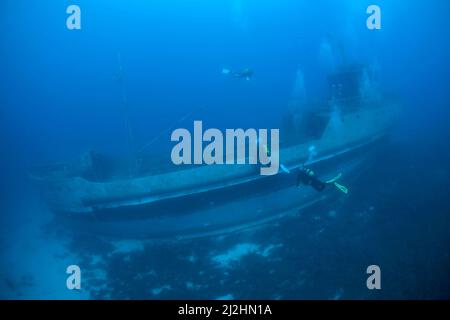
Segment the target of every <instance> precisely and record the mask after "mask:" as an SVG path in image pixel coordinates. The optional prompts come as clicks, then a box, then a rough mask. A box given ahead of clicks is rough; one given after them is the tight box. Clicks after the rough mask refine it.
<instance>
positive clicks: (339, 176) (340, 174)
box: [325, 173, 342, 183]
mask: <svg viewBox="0 0 450 320" xmlns="http://www.w3.org/2000/svg"><path fill="white" fill-rule="evenodd" d="M341 177H342V173H339V174H338V175H337V176H336V177H334V178H333V179H330V180H328V181H326V182H325V183H334V182H336V181H338V180H339V179H340V178H341Z"/></svg>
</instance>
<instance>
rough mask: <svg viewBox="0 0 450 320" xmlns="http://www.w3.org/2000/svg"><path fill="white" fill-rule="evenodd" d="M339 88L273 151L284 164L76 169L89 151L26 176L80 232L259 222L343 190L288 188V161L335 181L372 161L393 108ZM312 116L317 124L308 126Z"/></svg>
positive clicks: (152, 233) (292, 184)
mask: <svg viewBox="0 0 450 320" xmlns="http://www.w3.org/2000/svg"><path fill="white" fill-rule="evenodd" d="M355 75H357V77H359V78H360V73H358V72H353V71H351V72H349V73H347V74H344V75H342V74H340V75H339V76H338V77H337V78H335V79H333V80H332V81H333V82H336V83H342V82H343V81H344V80H345V81H347V80H346V79H343V77H347V78H348V77H350V78H355ZM347 82H348V81H347ZM350 87H351V86H350ZM353 87H354V86H353ZM338 89H339V93H338V94H333V96H332V99H330V101H329V103H328V105H327V106H326V110H320V109H315V110H314V111H313V112H312V113H310V114H309V115H308V113H305V114H303V115H302V116H301V117H300V119H301V121H300V124H297V125H298V126H299V127H300V128H301V129H303V130H304V129H306V130H307V131H308V132H301V134H300V133H299V132H293V133H292V132H291V133H290V134H289V139H286V141H284V145H283V144H282V145H281V148H280V152H279V159H280V163H281V164H283V167H284V169H285V170H283V171H282V170H280V171H279V173H278V174H276V175H272V176H263V175H260V167H259V166H258V165H202V166H186V167H184V166H181V167H177V166H175V165H173V168H172V169H170V170H162V171H156V172H152V173H147V174H145V173H144V174H139V175H132V176H122V177H112V178H109V179H90V178H87V177H86V175H83V172H86V168H88V169H89V167H92V166H93V163H94V162H93V161H92V159H88V160H89V161H84V164H83V165H81V166H80V165H61V166H59V167H58V168H52V169H46V170H40V171H37V172H34V173H33V174H32V178H33V180H34V181H35V183H36V184H37V185H38V187H39V189H40V191H41V193H42V196H43V197H44V199H45V201H46V203H47V204H48V206H49V208H50V209H51V210H52V211H53V212H55V213H56V216H57V217H58V220H59V221H61V222H63V223H64V224H66V225H68V227H69V228H72V229H74V230H79V231H83V232H90V233H95V234H100V235H108V236H117V237H122V238H123V237H125V238H184V237H192V236H199V235H210V234H217V233H222V232H231V231H234V230H240V229H243V228H248V227H252V226H256V225H261V224H264V223H267V222H270V221H274V220H276V219H279V218H281V217H283V216H288V215H291V214H297V213H298V212H299V210H302V209H304V208H307V207H310V206H312V205H314V204H316V203H318V202H320V201H323V200H326V199H330V198H331V197H336V196H345V195H343V194H342V193H339V191H337V190H336V189H335V188H333V187H330V188H326V189H325V191H323V192H316V191H315V190H313V189H312V188H310V187H305V186H303V187H300V188H297V186H296V170H297V169H299V168H301V167H302V166H308V167H311V168H312V169H313V170H314V171H315V172H316V175H317V176H318V177H319V178H320V179H323V180H327V179H331V178H333V177H334V176H336V175H337V174H338V173H342V182H343V183H345V184H348V183H351V180H352V179H355V178H357V177H358V175H359V174H358V173H359V172H361V170H362V168H364V167H365V166H367V165H368V164H369V162H370V161H371V160H370V159H372V158H371V157H370V156H368V154H369V153H370V152H373V151H376V148H375V145H376V142H379V141H381V139H382V138H383V137H385V136H386V134H387V133H388V132H389V131H390V129H391V127H392V126H393V124H394V122H395V119H396V118H397V116H398V114H399V105H398V103H397V102H396V101H394V100H388V99H385V98H383V99H382V98H381V97H380V96H379V95H371V96H369V97H362V96H355V95H354V94H353V93H352V92H347V93H346V92H345V90H343V89H346V87H342V86H340V87H339V88H338ZM342 92H344V93H342ZM336 95H338V96H337V97H336ZM311 123H316V124H317V125H316V126H314V127H312V128H311ZM281 134H283V131H282V132H281ZM282 142H283V141H282ZM311 150H314V154H313V155H312V154H311ZM80 167H81V168H82V169H80ZM100 167H101V165H100ZM175 167H176V168H175ZM90 169H91V171H92V168H90ZM94 171H95V170H94Z"/></svg>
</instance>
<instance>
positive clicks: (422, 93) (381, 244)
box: [0, 0, 450, 299]
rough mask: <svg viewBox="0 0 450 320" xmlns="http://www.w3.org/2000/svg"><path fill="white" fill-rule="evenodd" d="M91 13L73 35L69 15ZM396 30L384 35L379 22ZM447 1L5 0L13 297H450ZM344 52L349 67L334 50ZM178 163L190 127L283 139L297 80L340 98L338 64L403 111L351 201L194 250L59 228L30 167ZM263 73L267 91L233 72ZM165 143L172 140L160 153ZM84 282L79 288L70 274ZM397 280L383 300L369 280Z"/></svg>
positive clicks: (193, 244)
mask: <svg viewBox="0 0 450 320" xmlns="http://www.w3.org/2000/svg"><path fill="white" fill-rule="evenodd" d="M70 4H77V5H79V6H80V8H81V11H82V16H81V17H82V28H81V30H68V29H67V27H66V18H67V16H68V15H67V14H66V8H67V6H69V5H70ZM370 4H377V5H379V6H380V7H381V10H382V29H381V30H375V31H371V30H368V29H367V28H366V19H367V14H366V8H367V7H368V5H370ZM449 9H450V3H449V2H448V1H447V0H433V1H425V0H413V1H408V2H405V1H382V0H372V1H365V0H363V1H354V0H339V1H335V0H316V1H304V0H297V1H295V0H287V1H258V0H215V1H207V0H197V1H183V0H178V1H176V0H167V1H144V0H136V1H119V0H108V1H106V0H97V1H79V0H72V1H58V2H55V1H50V0H48V1H43V0H39V1H24V0H14V1H13V0H3V1H2V2H1V4H0V66H1V69H0V70H1V72H0V79H1V80H0V84H1V85H0V112H1V113H0V137H1V140H0V148H1V153H0V154H1V157H0V172H1V177H2V179H1V184H0V188H1V194H2V196H1V204H0V206H1V207H0V223H1V225H0V231H1V233H0V250H1V251H0V257H1V259H0V298H4V299H14V298H19V299H21V298H25V299H39V298H51V299H62V298H69V299H86V298H93V299H104V298H114V299H117V298H120V299H122V298H125V299H130V298H131V299H133V298H139V299H175V298H192V299H197V298H205V299H215V298H223V299H225V298H229V299H253V298H265V299H379V298H383V299H417V298H424V299H429V298H441V299H442V298H446V299H448V298H449V297H450V275H449V272H448V270H450V256H449V249H450V247H449V244H450V205H449V203H448V199H449V196H450V193H449V188H448V181H449V178H450V171H449V170H450V149H449V148H448V138H450V129H449V123H448V119H450V118H449V117H450V111H449V110H450V108H449V107H450V94H449V89H450V86H449V83H450V61H448V58H449V57H450V36H449V31H448V30H450V21H449V20H448V17H447V16H448V12H450V11H449ZM324 45H328V46H329V47H330V48H331V57H330V56H329V55H327V54H324V52H323V51H322V52H321V49H320V48H321V47H322V48H323V46H324ZM118 55H120V57H121V63H122V66H123V70H124V84H125V87H126V93H127V96H128V100H129V117H130V123H131V126H132V128H133V148H137V149H139V148H142V147H143V146H145V145H146V144H148V142H152V143H151V145H150V149H151V151H152V152H154V153H158V152H162V153H167V152H170V148H171V147H172V144H171V142H170V140H169V135H168V134H166V133H165V132H166V131H165V130H166V129H167V128H170V127H171V126H172V124H173V123H174V122H175V123H177V121H178V120H179V119H183V117H185V115H187V114H189V115H190V116H189V117H188V119H187V120H186V121H182V122H181V123H177V125H179V126H186V127H191V126H192V121H193V120H194V118H196V119H201V120H203V122H204V123H205V124H206V126H208V127H216V128H238V127H244V128H249V127H253V128H277V127H279V125H280V121H281V119H282V117H283V114H284V113H285V112H286V111H287V104H288V101H289V99H290V97H291V94H292V90H293V86H294V81H295V77H296V72H297V70H298V69H301V70H302V71H303V73H304V76H305V89H306V95H307V96H308V97H310V98H315V97H318V98H319V99H321V98H324V97H325V95H326V85H325V83H326V76H327V74H328V72H329V71H330V68H332V66H339V65H343V64H345V63H352V62H358V63H367V64H376V65H378V66H379V69H380V77H381V79H380V83H381V84H382V87H383V90H385V91H386V92H389V93H391V94H393V95H395V96H397V97H399V99H400V100H401V101H402V104H403V113H402V116H401V118H400V119H399V121H398V123H397V124H396V127H395V129H394V130H393V132H392V133H391V134H390V136H389V138H388V139H387V141H386V142H385V143H384V144H383V145H382V146H379V147H377V148H378V149H379V150H377V153H376V154H377V156H376V158H371V159H367V161H368V162H370V163H371V166H370V169H369V170H367V171H365V172H362V173H361V176H360V177H359V179H358V180H357V182H355V183H354V184H352V185H351V186H350V187H351V193H350V195H349V196H347V197H343V198H342V199H340V200H337V201H334V202H333V203H325V204H322V205H320V206H318V207H315V208H313V209H311V210H308V211H306V212H304V213H302V214H301V215H300V216H298V217H293V218H290V219H287V220H280V221H279V222H274V223H271V224H270V225H269V226H266V227H265V228H261V229H255V230H249V231H245V232H241V233H235V234H230V235H224V236H217V237H208V238H200V239H193V240H183V241H166V242H150V241H138V240H126V241H125V240H117V239H116V240H110V239H105V238H102V237H98V236H96V235H91V236H86V235H83V236H76V235H74V234H72V233H70V232H65V230H64V229H61V228H58V226H55V222H54V220H53V216H52V213H51V212H49V210H48V209H47V207H46V205H45V203H44V202H43V201H42V199H41V198H40V197H39V194H38V192H37V190H36V189H35V188H34V187H33V186H32V184H31V182H30V180H29V178H28V174H27V173H28V170H29V168H30V167H32V166H34V165H37V164H41V163H47V162H51V161H62V160H67V159H72V158H74V157H77V156H78V155H80V154H82V153H83V152H85V151H87V150H100V151H102V152H105V153H112V154H127V153H128V152H129V150H130V145H129V141H128V138H127V128H126V122H125V120H124V110H123V107H122V105H121V87H120V85H119V84H118V81H117V72H118V68H119V63H118ZM225 67H226V68H234V69H243V68H247V67H249V68H252V69H253V70H254V71H255V74H254V77H253V78H252V79H251V81H245V80H244V81H234V80H238V79H230V78H229V77H225V76H224V75H223V74H222V73H221V70H222V68H225ZM161 132H163V133H164V134H163V135H162V137H161V138H159V139H157V140H156V141H153V140H154V138H155V137H158V136H159V135H160V134H161ZM70 264H77V265H79V266H80V267H81V269H82V270H83V271H82V272H83V273H82V279H83V280H82V289H81V290H79V291H70V290H68V289H67V288H66V277H67V275H66V273H65V270H66V267H67V266H68V265H70ZM371 264H376V265H379V266H380V267H381V270H382V289H381V290H368V289H367V287H366V278H367V276H368V275H367V274H366V268H367V266H369V265H371Z"/></svg>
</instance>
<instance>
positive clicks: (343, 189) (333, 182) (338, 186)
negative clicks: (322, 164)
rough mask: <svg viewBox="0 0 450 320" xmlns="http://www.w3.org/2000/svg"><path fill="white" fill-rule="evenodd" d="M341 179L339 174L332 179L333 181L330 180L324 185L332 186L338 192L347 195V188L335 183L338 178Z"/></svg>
mask: <svg viewBox="0 0 450 320" xmlns="http://www.w3.org/2000/svg"><path fill="white" fill-rule="evenodd" d="M341 177H342V173H339V174H338V175H337V176H336V177H334V178H333V179H330V180H328V181H326V182H325V183H326V184H333V185H334V186H335V187H336V188H337V189H338V190H339V191H341V192H343V193H345V194H347V193H348V188H347V187H344V186H343V185H342V184H340V183H337V182H336V181H338V180H339V179H340V178H341Z"/></svg>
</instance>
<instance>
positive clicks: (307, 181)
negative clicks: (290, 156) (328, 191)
mask: <svg viewBox="0 0 450 320" xmlns="http://www.w3.org/2000/svg"><path fill="white" fill-rule="evenodd" d="M300 183H301V184H304V185H306V186H311V187H313V188H314V190H316V191H318V192H322V191H323V190H324V189H325V187H326V186H327V184H326V183H325V182H322V181H320V180H319V179H317V178H316V177H315V176H314V174H313V175H311V174H309V171H308V170H307V169H300V170H299V171H298V173H297V187H299V186H300Z"/></svg>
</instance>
